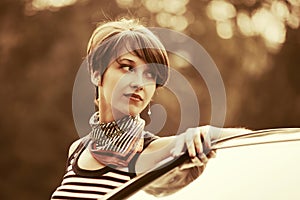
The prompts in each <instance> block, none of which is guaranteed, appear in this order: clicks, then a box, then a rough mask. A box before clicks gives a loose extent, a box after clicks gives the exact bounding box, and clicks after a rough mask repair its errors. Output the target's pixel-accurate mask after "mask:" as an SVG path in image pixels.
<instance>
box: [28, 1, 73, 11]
mask: <svg viewBox="0 0 300 200" xmlns="http://www.w3.org/2000/svg"><path fill="white" fill-rule="evenodd" d="M76 1H77V0H33V1H32V7H33V9H35V10H44V9H48V8H51V7H54V8H60V7H64V6H70V5H72V4H74V3H76Z"/></svg>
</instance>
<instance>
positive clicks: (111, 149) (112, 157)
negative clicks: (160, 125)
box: [89, 112, 145, 167]
mask: <svg viewBox="0 0 300 200" xmlns="http://www.w3.org/2000/svg"><path fill="white" fill-rule="evenodd" d="M90 125H91V127H92V131H91V132H90V134H89V136H90V138H91V139H92V141H91V143H90V144H89V150H90V152H91V154H92V155H93V157H94V158H95V159H96V160H97V161H99V162H100V163H102V164H105V165H107V166H111V167H127V166H128V164H129V162H130V160H131V159H132V158H133V156H134V155H135V154H136V153H137V152H139V151H141V150H142V147H143V139H142V132H143V130H144V126H145V121H144V120H143V119H141V118H140V117H139V116H136V117H132V116H125V117H123V118H121V119H119V120H117V121H112V122H109V123H100V122H99V112H96V113H95V114H94V115H93V116H92V117H91V118H90Z"/></svg>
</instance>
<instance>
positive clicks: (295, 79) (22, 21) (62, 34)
mask: <svg viewBox="0 0 300 200" xmlns="http://www.w3.org/2000/svg"><path fill="white" fill-rule="evenodd" d="M42 2H43V3H44V4H42ZM57 3H65V4H57ZM0 5H1V6H0V22H1V29H0V58H1V59H0V66H1V67H0V81H1V84H0V88H1V89H0V94H1V99H0V101H1V105H2V106H1V114H2V116H1V118H0V125H1V127H2V133H1V136H2V140H1V144H0V151H1V158H2V163H4V164H3V165H2V166H1V169H2V170H1V174H0V176H1V182H0V184H1V191H0V198H1V199H19V198H22V199H31V200H34V199H38V200H39V199H49V197H50V195H51V192H52V191H53V190H54V188H55V187H56V186H57V185H58V184H59V182H60V180H61V176H62V175H63V170H64V169H63V166H64V164H65V160H66V155H67V147H68V145H69V144H70V143H71V142H72V141H73V140H75V139H76V138H78V135H77V132H76V130H75V128H74V124H73V120H72V107H71V100H72V87H73V83H74V79H75V76H76V72H77V70H78V68H79V66H80V64H81V62H82V60H83V57H84V55H85V46H86V44H87V41H88V38H89V35H90V34H91V32H92V30H93V29H94V27H95V25H96V23H97V22H99V21H103V20H105V19H107V18H112V19H114V18H117V17H120V16H124V15H131V16H138V17H140V18H141V19H142V21H145V22H147V24H148V25H149V26H162V27H166V28H171V29H174V30H177V31H181V32H183V33H185V34H187V35H189V36H190V37H192V38H193V39H195V40H196V41H198V42H199V44H201V45H202V46H203V47H204V48H205V49H206V50H207V51H208V53H209V54H210V55H211V57H212V58H213V60H214V61H215V62H216V64H217V66H218V68H219V70H220V72H221V74H222V77H223V79H224V83H225V86H226V91H227V99H228V107H227V120H226V123H225V125H226V126H246V127H249V128H253V129H261V128H268V127H283V126H299V118H300V116H299V115H300V106H299V100H300V94H299V93H300V92H299V91H300V88H299V74H300V73H299V67H298V65H299V64H298V63H299V56H298V54H299V41H300V33H299V20H300V17H299V14H300V11H299V7H300V1H299V0H286V1H281V0H276V1H270V0H261V1H258V0H242V1H208V0H202V1H198V0H190V1H188V0H142V1H137V0H126V1H125V0H116V1H111V0H102V1H92V0H77V1H76V0H72V1H71V0H68V1H63V0H61V1H54V0H43V1H42V0H24V1H17V0H2V1H1V2H0ZM171 57H172V65H173V66H174V67H175V68H176V69H177V70H178V71H180V72H181V73H182V74H183V75H184V76H186V77H187V78H188V79H189V80H190V82H191V84H192V85H193V87H194V89H195V91H197V93H198V98H199V102H200V105H199V107H200V108H201V121H200V124H207V123H209V121H210V114H209V113H210V99H209V98H210V97H209V95H208V94H207V91H206V89H205V83H203V80H201V76H199V75H195V71H194V69H193V68H192V67H191V66H190V65H189V63H185V62H183V61H182V60H180V58H179V59H178V58H177V59H176V58H175V57H173V56H172V55H171ZM199 80H200V82H201V81H202V82H201V84H200V85H199ZM163 95H168V94H167V93H166V94H163ZM168 97H169V96H168ZM157 101H158V102H162V103H164V105H165V106H166V107H167V108H168V111H169V112H170V113H169V114H170V115H171V116H177V115H178V113H177V108H176V106H174V105H173V106H172V105H170V103H168V102H167V103H166V102H164V100H163V99H160V98H159V97H157ZM168 106H169V107H168ZM174 107H175V108H174ZM176 120H177V121H178V120H179V119H178V117H177V118H176V119H170V120H169V121H167V124H166V126H165V128H164V129H163V130H162V131H161V132H162V133H161V134H163V133H166V134H170V133H172V132H174V129H176V128H177V127H176V126H174V125H173V124H174V123H175V122H176Z"/></svg>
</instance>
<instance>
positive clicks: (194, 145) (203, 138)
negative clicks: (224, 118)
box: [171, 126, 215, 163]
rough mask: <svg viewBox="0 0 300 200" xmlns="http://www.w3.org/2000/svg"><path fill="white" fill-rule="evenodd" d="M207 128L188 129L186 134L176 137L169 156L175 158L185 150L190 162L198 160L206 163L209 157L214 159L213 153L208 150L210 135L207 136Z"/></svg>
mask: <svg viewBox="0 0 300 200" xmlns="http://www.w3.org/2000/svg"><path fill="white" fill-rule="evenodd" d="M209 128H210V126H201V127H196V128H189V129H187V131H186V132H184V133H182V134H180V135H178V136H177V138H176V142H175V146H174V148H173V149H172V150H171V154H172V155H173V156H174V157H177V156H179V155H180V154H181V153H182V152H185V151H186V150H187V151H188V153H189V156H190V157H191V158H192V161H193V160H195V161H197V158H199V159H200V161H201V162H202V163H206V162H207V161H208V158H210V157H215V151H211V150H210V149H211V135H210V134H209Z"/></svg>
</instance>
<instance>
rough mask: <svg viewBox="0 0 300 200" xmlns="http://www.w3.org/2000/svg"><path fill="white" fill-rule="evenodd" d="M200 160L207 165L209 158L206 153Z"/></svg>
mask: <svg viewBox="0 0 300 200" xmlns="http://www.w3.org/2000/svg"><path fill="white" fill-rule="evenodd" d="M198 158H199V159H200V160H201V162H203V163H207V162H208V158H207V157H206V155H205V154H204V153H201V154H200V155H199V156H198Z"/></svg>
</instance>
